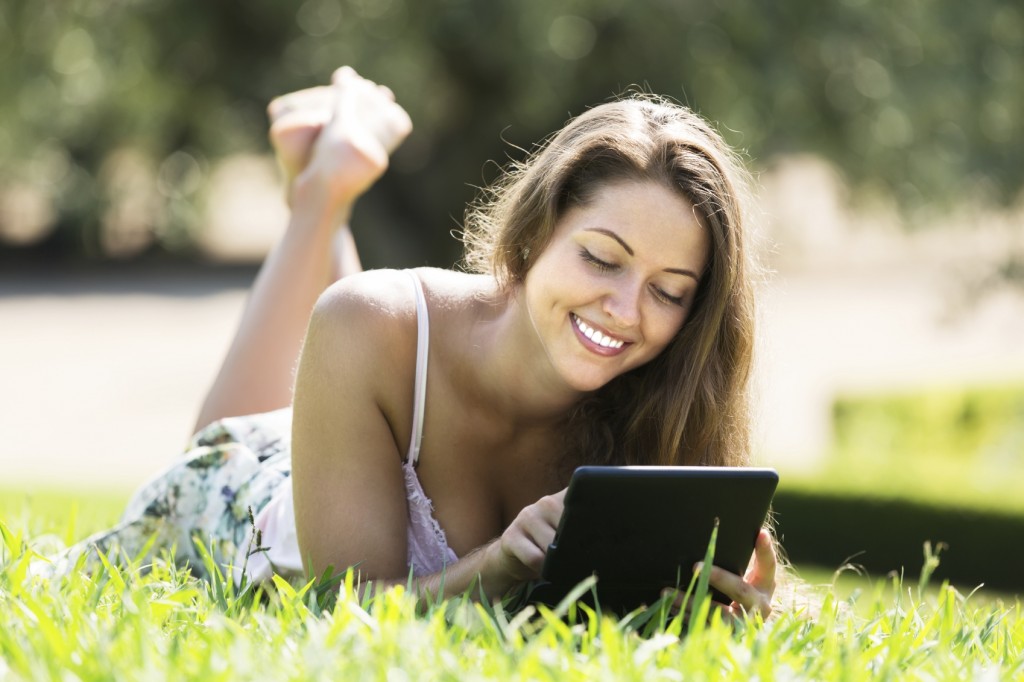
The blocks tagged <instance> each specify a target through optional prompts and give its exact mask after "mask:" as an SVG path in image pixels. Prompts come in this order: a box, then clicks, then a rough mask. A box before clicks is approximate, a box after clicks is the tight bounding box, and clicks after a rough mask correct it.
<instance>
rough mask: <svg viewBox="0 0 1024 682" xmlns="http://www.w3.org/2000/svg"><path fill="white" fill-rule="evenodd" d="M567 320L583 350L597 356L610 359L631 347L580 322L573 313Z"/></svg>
mask: <svg viewBox="0 0 1024 682" xmlns="http://www.w3.org/2000/svg"><path fill="white" fill-rule="evenodd" d="M569 320H570V322H571V323H572V328H573V331H575V332H576V338H578V339H579V340H580V343H582V344H583V346H584V348H586V349H587V350H589V351H590V352H592V353H595V354H597V355H602V356H604V357H611V356H613V355H618V354H619V353H621V352H622V351H624V350H625V349H626V348H627V347H628V346H630V345H632V344H631V343H630V342H629V341H625V340H623V339H619V338H616V337H614V336H611V335H610V334H606V333H605V332H602V331H600V330H598V329H595V328H594V327H592V326H590V325H589V324H587V323H586V322H584V321H583V320H581V319H580V318H579V317H578V316H577V315H576V314H575V313H569Z"/></svg>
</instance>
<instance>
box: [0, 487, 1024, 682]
mask: <svg viewBox="0 0 1024 682" xmlns="http://www.w3.org/2000/svg"><path fill="white" fill-rule="evenodd" d="M77 500H78V502H77V508H78V512H77V514H69V513H68V509H69V507H68V505H67V503H66V500H65V499H64V498H62V497H61V496H51V495H43V494H34V495H32V496H31V502H30V503H29V507H28V508H27V509H26V506H25V505H26V503H25V496H24V494H19V493H6V494H0V519H2V520H3V523H4V547H3V550H2V557H0V679H8V678H9V679H25V680H37V679H62V680H65V679H80V680H99V679H103V680H108V679H133V680H134V679H147V678H152V679H203V680H216V679H230V680H242V679H261V680H266V679H289V680H306V679H310V680H316V679H346V680H347V679H373V680H388V681H389V682H390V681H393V680H407V679H415V680H419V679H458V680H462V679H536V680H548V679H551V680H556V679H557V680H563V679H570V680H573V679H576V680H591V679H598V680H601V679H608V680H632V679H635V680H651V679H655V680H656V679H668V680H680V679H744V680H746V679H751V678H760V679H776V678H779V679H811V680H833V679H843V680H859V679H903V678H917V679H975V678H977V679H993V680H994V679H1013V678H1018V679H1019V678H1022V677H1024V616H1022V613H1021V607H1020V604H1019V603H1016V602H1014V603H1010V602H1008V601H1006V600H1000V599H994V600H993V599H991V598H987V599H980V598H979V597H978V595H970V596H969V595H964V594H962V593H960V592H958V591H957V590H955V589H953V588H951V587H949V586H934V585H928V584H927V583H928V580H927V579H928V572H927V571H924V575H923V576H922V579H920V580H919V579H918V577H917V576H915V577H914V578H913V579H912V580H911V579H907V580H905V581H903V582H899V581H895V582H894V581H893V580H876V581H871V582H861V583H860V584H858V586H857V587H856V588H854V589H853V590H852V591H851V590H850V589H847V588H845V587H843V584H842V583H840V587H838V588H837V589H835V590H829V589H823V590H821V592H820V593H818V594H817V599H818V606H817V607H816V608H814V609H813V610H808V609H807V608H803V607H801V608H791V609H787V610H784V611H783V612H781V613H779V614H778V615H777V616H775V617H773V618H772V619H770V620H769V622H767V623H758V622H755V621H753V620H751V621H749V622H744V623H740V624H738V625H735V626H733V625H729V624H726V623H723V622H722V621H721V620H719V619H717V618H712V619H710V621H706V620H704V619H701V618H695V619H692V620H690V621H684V620H683V619H682V618H680V617H678V616H673V615H672V614H670V613H668V612H667V611H666V610H665V609H663V608H660V609H659V608H649V609H646V610H642V611H637V612H634V613H633V614H631V615H628V616H626V617H624V618H616V617H613V616H610V615H607V614H604V615H598V614H596V613H594V612H593V611H592V610H589V609H588V608H587V607H586V606H584V605H582V604H575V603H567V604H564V605H563V606H562V607H561V608H559V609H554V610H545V609H540V610H534V609H532V608H531V607H527V609H525V610H522V611H519V612H517V613H512V612H509V611H507V610H506V609H504V608H502V607H501V606H497V607H490V606H485V605H481V604H478V603H474V602H471V601H469V600H468V599H465V598H455V599H452V600H449V601H445V602H441V603H437V604H432V605H429V606H428V607H426V608H420V609H417V604H416V603H415V600H414V599H413V598H412V597H411V596H410V595H409V594H407V593H406V591H405V590H403V589H401V588H395V589H392V590H390V591H387V592H384V593H382V594H378V595H376V596H373V597H362V598H360V597H358V596H356V595H357V592H356V590H354V589H353V586H352V584H351V581H349V582H348V583H347V584H344V585H342V586H341V587H340V591H339V588H337V586H336V587H335V589H334V590H320V591H317V589H316V588H315V587H313V588H311V587H308V586H291V585H288V584H287V583H284V582H279V583H277V584H276V586H275V587H272V588H270V589H269V590H267V591H266V592H265V593H263V594H253V592H251V591H250V592H244V593H242V594H238V593H236V591H235V590H233V588H232V587H231V586H230V584H227V583H225V582H223V581H217V580H215V581H213V582H211V583H206V582H198V581H196V580H194V579H193V578H191V576H190V575H189V574H188V573H187V572H184V571H180V570H176V569H174V568H173V567H169V566H166V565H162V564H159V563H158V564H157V565H156V566H155V567H154V568H153V570H151V571H150V572H148V573H146V574H145V575H140V574H139V572H138V571H137V570H134V569H133V568H131V567H122V568H118V567H116V566H109V567H105V568H103V569H102V570H99V571H96V572H94V573H93V574H92V575H85V574H75V575H73V576H71V577H70V578H66V579H61V580H53V581H50V580H42V579H33V578H31V577H29V575H28V568H29V566H30V560H31V552H30V551H29V550H28V549H27V548H26V543H27V545H28V546H33V545H34V544H36V543H43V544H49V543H53V542H56V543H59V542H62V541H63V540H64V539H65V538H67V537H69V536H71V537H81V536H82V535H84V534H85V533H87V532H89V531H91V530H94V529H95V528H98V527H100V526H102V525H104V524H105V523H109V522H110V521H111V520H112V519H113V517H114V516H116V514H117V510H118V509H119V508H120V506H121V503H122V502H123V498H122V499H118V498H117V496H109V495H100V496H78V498H77ZM69 526H73V527H74V529H73V530H72V531H69ZM48 536H49V539H47V537H48ZM698 587H699V586H698ZM335 596H336V599H335V598H334V597H335ZM812 611H813V612H812Z"/></svg>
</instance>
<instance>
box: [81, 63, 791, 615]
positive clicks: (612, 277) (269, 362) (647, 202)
mask: <svg viewBox="0 0 1024 682" xmlns="http://www.w3.org/2000/svg"><path fill="white" fill-rule="evenodd" d="M269 112H270V117H271V120H272V126H271V139H272V141H273V143H274V146H275V149H276V151H277V153H278V157H279V159H280V161H281V163H282V166H283V168H284V170H285V175H286V181H287V188H288V197H289V202H290V205H291V209H292V213H291V219H290V224H289V226H288V229H287V232H286V234H285V236H284V238H283V239H282V241H281V243H280V244H278V246H277V247H276V248H275V250H274V251H273V253H272V254H271V255H270V256H269V258H268V259H267V262H266V263H265V264H264V266H263V268H262V270H261V272H260V274H259V276H258V277H257V280H256V282H255V285H254V287H253V291H252V295H251V298H250V300H249V302H248V305H247V308H246V311H245V313H244V316H243V319H242V322H241V326H240V328H239V331H238V335H237V337H236V339H235V341H234V343H233V345H232V347H231V349H230V351H229V353H228V356H227V358H226V360H225V362H224V365H223V367H222V369H221V371H220V374H219V375H218V377H217V379H216V381H215V383H214V386H213V388H212V389H211V391H210V394H209V396H208V397H207V399H206V402H205V403H204V405H203V408H202V411H201V414H200V417H199V420H198V423H197V425H196V427H197V430H198V433H197V435H196V436H195V438H194V439H193V442H192V445H191V448H190V450H189V453H188V456H187V457H186V458H185V459H184V460H183V461H182V462H181V463H180V464H177V465H175V467H173V468H172V469H171V470H169V471H167V472H164V473H163V474H161V475H160V476H159V477H157V478H156V479H154V481H153V482H152V483H150V484H149V485H147V486H145V487H144V488H143V489H142V490H141V491H140V492H139V493H138V494H137V496H136V498H135V500H134V501H133V502H132V504H131V505H130V508H129V510H128V511H127V513H126V516H125V521H124V523H122V524H121V525H120V526H118V527H117V528H115V529H114V530H113V531H109V532H107V533H103V534H99V535H97V536H95V537H93V538H90V539H89V540H87V541H86V543H83V545H81V546H79V549H78V553H79V554H80V553H81V552H82V551H83V549H82V548H84V547H91V546H97V547H98V549H100V550H101V551H105V550H109V549H110V548H111V547H113V546H121V547H123V548H124V549H125V550H126V551H127V552H128V553H129V554H131V553H132V550H135V551H138V549H139V548H141V547H142V546H143V544H144V543H145V541H146V540H147V539H149V538H150V537H151V536H152V535H153V534H154V533H155V534H157V536H158V538H159V542H158V546H167V547H169V546H172V545H174V546H176V558H177V560H178V561H181V562H184V561H189V562H190V563H191V565H192V566H193V567H196V566H198V565H199V562H198V560H197V557H196V553H195V551H194V548H193V547H192V543H191V539H192V537H193V536H196V535H198V536H199V537H200V538H201V539H202V540H203V541H204V542H210V541H211V539H212V541H213V545H214V551H215V556H216V557H217V558H218V560H221V561H223V562H224V563H225V564H230V565H232V566H234V568H235V571H236V575H240V574H241V571H242V570H243V567H244V570H245V571H246V572H247V573H248V574H249V575H250V577H252V578H254V579H262V578H265V577H267V576H268V575H269V574H270V572H271V570H276V571H278V572H281V573H284V574H290V573H292V574H300V575H301V574H302V573H303V572H305V573H306V574H310V575H312V574H316V575H319V574H320V573H321V572H323V571H324V570H325V569H326V568H327V567H335V568H337V569H343V568H345V567H348V566H358V570H359V572H360V574H361V576H362V577H363V578H365V579H372V580H374V581H375V582H376V583H377V584H381V583H384V584H388V583H390V582H399V583H405V582H406V581H407V579H408V576H409V573H410V571H412V574H413V575H414V576H415V577H414V582H415V586H416V587H417V589H419V590H421V591H422V592H436V591H439V590H440V589H441V585H442V581H443V586H444V590H445V592H446V593H447V594H452V593H456V592H459V591H462V590H464V589H467V588H469V587H471V586H472V585H473V584H474V583H475V581H477V580H479V581H480V585H481V586H482V588H483V591H484V592H485V593H486V594H487V595H488V596H490V597H497V596H500V595H501V594H503V593H504V592H505V591H507V590H508V589H509V588H511V587H513V586H515V585H517V584H519V583H521V582H523V581H526V580H529V579H532V578H535V577H537V576H538V575H539V571H540V567H541V564H542V562H543V558H544V552H545V548H546V547H547V546H548V544H549V543H550V541H551V540H552V538H553V536H554V533H555V528H556V526H557V524H558V520H559V516H560V514H561V509H562V498H563V496H564V493H565V486H566V484H567V482H568V476H569V474H570V473H571V471H572V470H573V468H574V467H575V466H577V465H579V464H583V463H599V464H691V465H692V464H703V465H712V464H715V465H739V464H744V463H745V462H746V461H747V458H748V444H747V426H748V424H747V413H746V391H747V378H748V373H749V369H750V360H751V349H752V337H753V310H752V295H751V286H750V282H749V273H748V268H747V265H746V257H747V254H746V251H745V250H744V244H743V230H744V227H743V214H742V210H741V205H740V204H741V198H742V197H743V173H742V170H741V167H740V165H739V164H738V163H737V162H736V160H735V159H734V158H733V156H732V155H731V154H730V153H729V151H728V150H727V148H726V147H725V145H724V144H723V142H722V141H721V139H720V138H719V137H718V135H717V134H716V133H714V132H713V131H712V130H711V129H710V128H709V127H708V126H707V125H706V124H705V123H704V122H703V121H702V120H701V119H699V118H698V117H697V116H695V115H694V114H692V113H691V112H690V111H688V110H687V109H685V108H683V107H681V106H678V105H674V104H668V103H665V102H661V101H657V100H654V99H652V98H632V99H625V100H622V101H619V102H613V103H610V104H604V105H601V106H598V107H595V108H594V109H592V110H590V111H588V112H586V113H584V114H583V115H581V116H579V117H578V118H576V119H575V120H573V121H571V122H570V123H568V124H567V125H566V127H565V128H564V129H562V130H561V131H560V132H559V133H557V134H556V135H555V136H554V137H552V138H551V139H550V140H549V141H548V142H547V143H546V144H545V145H543V147H541V148H540V149H539V151H537V152H536V153H534V154H533V155H532V157H531V158H530V159H529V160H528V161H527V162H526V163H524V164H522V165H521V166H519V167H516V168H513V169H511V170H510V171H509V172H508V173H507V175H506V177H505V179H504V180H502V181H501V182H500V183H499V184H498V185H497V186H496V187H494V188H492V189H491V190H490V191H489V192H488V193H487V194H486V195H485V196H484V197H483V198H482V199H481V200H480V201H479V202H478V203H477V204H476V205H475V206H474V207H473V208H472V209H471V210H470V211H469V212H468V214H467V225H466V234H467V236H466V242H467V252H466V263H467V266H468V269H469V270H470V272H468V273H467V272H454V271H446V270H435V269H428V268H420V269H417V270H414V271H388V270H381V271H371V272H365V273H360V272H359V270H360V266H359V259H358V256H357V254H356V250H355V245H354V242H353V240H352V236H351V233H350V231H349V228H348V226H347V222H348V216H349V215H350V213H351V209H352V205H353V203H354V202H355V200H356V199H357V198H358V197H359V196H360V195H361V194H362V193H363V192H365V191H366V190H367V189H368V188H369V187H370V186H371V185H372V184H373V182H374V181H375V180H376V179H377V178H378V177H379V176H380V175H381V173H383V172H384V170H385V168H386V166H387V159H388V154H389V153H390V152H391V151H392V150H393V149H394V148H395V147H396V146H397V145H398V144H399V143H400V142H401V141H402V140H403V139H404V138H405V136H406V135H407V134H408V133H409V132H410V130H411V123H410V122H409V118H408V116H407V115H406V114H405V112H404V111H403V110H402V109H401V107H400V106H399V105H398V104H396V103H395V101H394V96H393V94H392V93H391V91H390V90H388V89H387V88H385V87H382V86H378V85H376V84H374V83H371V82H369V81H367V80H364V79H362V78H361V77H359V76H358V75H357V74H356V73H355V72H354V71H352V70H351V69H348V68H343V69H340V70H339V71H338V72H337V73H336V74H335V76H334V79H333V82H332V84H331V85H330V86H326V87H322V88H315V89H312V90H306V91H302V92H298V93H293V94H291V95H287V96H285V97H282V98H280V99H278V100H275V101H274V102H273V103H271V105H270V108H269ZM300 349H301V353H300ZM296 357H299V358H300V360H299V363H298V370H297V374H293V369H294V365H295V359H296ZM293 379H294V396H293V391H292V387H293ZM289 405H291V407H290V408H289V407H288V406H289ZM279 408H284V409H279ZM272 410H276V411H272ZM268 411H272V412H269V413H268ZM253 413H263V414H256V416H250V417H240V416H239V415H251V414H253ZM250 508H252V509H253V510H254V511H255V512H256V517H255V526H256V528H257V529H258V531H259V543H260V544H261V545H262V546H263V547H265V548H268V549H267V550H266V551H263V552H258V553H252V551H251V550H252V549H253V546H252V544H251V539H252V537H253V533H252V527H251V526H252V524H251V523H250V520H249V515H248V510H249V509H250ZM75 556H76V553H75V552H74V551H72V552H71V553H70V554H69V556H68V559H69V560H73V558H74V557H75ZM775 571H776V560H775V550H774V547H773V543H772V540H771V538H770V535H769V533H768V532H767V531H762V533H761V535H760V536H759V537H758V539H757V542H756V547H755V551H754V555H753V557H752V560H751V564H750V568H749V570H748V571H747V573H746V575H744V576H739V575H733V574H730V573H727V572H725V571H722V570H720V569H715V570H714V571H713V572H712V575H711V583H712V585H713V586H714V587H716V588H718V589H719V590H721V591H722V592H724V593H725V594H727V595H729V596H731V597H732V598H733V599H734V603H733V604H732V605H731V606H730V607H725V608H726V609H727V611H728V612H729V613H738V612H739V611H741V610H744V611H748V612H749V611H759V612H760V613H762V614H763V615H767V614H768V612H769V610H770V608H771V606H770V604H771V597H772V594H773V591H774V584H775Z"/></svg>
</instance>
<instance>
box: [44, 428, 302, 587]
mask: <svg viewBox="0 0 1024 682" xmlns="http://www.w3.org/2000/svg"><path fill="white" fill-rule="evenodd" d="M290 441H291V408H283V409H281V410H276V411H274V412H267V413H264V414H256V415H250V416H245V417H229V418H226V419H222V420H219V421H216V422H214V423H212V424H210V425H209V426H207V427H206V428H204V429H203V430H201V431H200V432H199V433H197V434H196V435H195V436H193V438H192V441H191V442H190V444H189V447H188V449H187V450H186V452H185V454H184V456H183V457H182V459H181V460H179V461H178V462H176V463H174V464H173V465H171V466H170V467H169V468H167V469H166V470H164V471H163V472H161V473H160V474H158V475H157V476H156V477H154V478H153V479H152V480H151V481H149V482H148V483H146V484H145V485H143V486H142V487H141V488H140V489H139V490H138V491H137V492H136V493H135V495H134V496H133V497H132V499H131V501H130V502H129V503H128V507H127V509H126V510H125V512H124V514H123V516H122V517H121V522H120V523H118V525H116V526H115V527H114V528H112V529H110V530H107V531H103V532H100V533H96V534H95V535H92V536H90V537H88V538H86V539H85V540H83V541H82V542H79V543H78V544H76V545H74V546H72V547H70V548H68V549H67V550H66V551H65V552H63V553H62V554H61V555H60V556H58V557H56V558H54V559H53V562H52V565H51V567H50V569H49V570H48V571H46V572H51V573H53V572H55V573H66V572H67V571H69V570H70V569H71V568H72V567H73V566H74V565H75V563H76V562H77V561H78V559H79V557H80V556H81V555H82V554H83V553H87V554H88V555H89V559H88V561H89V562H90V563H91V562H95V561H96V560H97V557H96V555H95V553H94V552H95V551H98V552H103V553H104V555H106V556H110V555H111V553H112V552H113V553H115V554H116V553H121V554H122V556H126V557H128V558H130V559H143V560H144V561H145V560H147V559H148V558H149V557H153V556H158V555H160V554H161V553H162V552H163V551H164V550H167V551H172V552H173V554H172V558H173V560H174V562H175V563H176V564H177V565H179V566H184V565H188V566H189V567H190V568H191V570H192V573H193V575H196V576H197V577H199V578H209V576H208V575H206V569H205V566H204V563H203V560H202V555H201V554H200V552H199V551H198V550H197V548H196V544H195V543H196V542H200V543H202V544H203V545H204V547H206V548H207V549H208V550H210V552H211V555H212V557H213V559H214V562H215V563H216V564H217V565H218V566H221V567H222V570H224V574H225V575H230V574H231V572H230V571H228V570H227V569H228V568H232V566H231V564H232V563H233V562H234V561H235V559H236V556H238V553H239V548H241V547H245V546H248V545H249V543H250V542H253V545H252V547H253V549H255V548H256V543H255V538H254V537H253V535H254V534H253V524H252V522H251V516H250V513H251V514H257V513H258V512H259V511H260V510H261V509H262V508H263V507H264V506H265V505H266V504H267V503H268V502H269V501H270V499H271V497H272V496H273V494H274V491H275V490H276V489H277V487H278V486H279V485H281V484H282V483H283V482H285V481H287V480H288V479H289V477H290V476H291V442H290ZM154 538H155V541H154V542H153V544H152V545H151V546H150V548H149V549H148V552H147V556H146V557H141V556H140V553H141V552H142V551H143V549H145V548H146V545H147V543H149V542H150V541H151V540H152V539H154ZM242 556H244V554H243V555H242ZM233 568H234V569H235V570H234V572H235V573H236V575H240V573H238V569H239V568H240V567H237V566H236V567H233Z"/></svg>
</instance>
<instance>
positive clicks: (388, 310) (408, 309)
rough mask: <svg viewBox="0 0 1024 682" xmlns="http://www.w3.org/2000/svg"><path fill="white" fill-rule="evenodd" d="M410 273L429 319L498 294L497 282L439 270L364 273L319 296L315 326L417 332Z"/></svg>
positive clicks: (386, 332)
mask: <svg viewBox="0 0 1024 682" xmlns="http://www.w3.org/2000/svg"><path fill="white" fill-rule="evenodd" d="M410 272H411V273H413V274H415V275H416V277H417V278H418V279H419V280H420V282H421V284H422V286H423V290H424V294H425V296H426V299H427V308H428V310H429V312H430V313H431V315H432V316H433V315H434V314H435V313H437V314H438V315H444V314H445V313H446V312H448V311H459V310H465V309H466V308H467V304H468V303H470V302H472V301H474V300H479V299H480V298H481V296H483V295H486V294H488V293H490V292H491V291H493V290H494V285H493V281H494V280H493V279H492V278H490V277H487V276H485V275H472V274H467V273H464V272H456V271H454V270H443V269H440V268H416V269H415V270H387V269H381V270H366V271H364V272H360V273H358V274H355V275H351V276H349V277H345V278H343V279H341V280H339V281H337V282H335V283H334V284H332V285H331V286H330V287H328V288H327V290H326V291H324V293H323V294H322V295H321V296H320V299H319V301H317V304H316V308H315V309H314V312H313V316H314V321H315V322H318V323H319V324H326V325H327V326H328V327H337V328H339V329H343V330H346V331H347V332H349V333H353V332H354V333H358V334H360V335H370V336H374V337H381V336H383V337H385V339H384V340H387V339H391V340H397V339H394V336H393V335H394V334H398V336H399V337H401V336H402V335H401V333H400V332H401V331H402V330H407V331H408V332H410V333H415V329H416V326H415V323H416V316H417V313H416V290H415V288H414V284H413V281H412V278H411V277H410V276H409V275H410Z"/></svg>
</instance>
